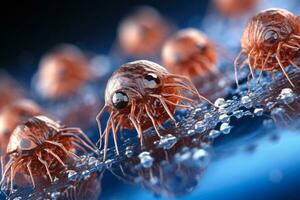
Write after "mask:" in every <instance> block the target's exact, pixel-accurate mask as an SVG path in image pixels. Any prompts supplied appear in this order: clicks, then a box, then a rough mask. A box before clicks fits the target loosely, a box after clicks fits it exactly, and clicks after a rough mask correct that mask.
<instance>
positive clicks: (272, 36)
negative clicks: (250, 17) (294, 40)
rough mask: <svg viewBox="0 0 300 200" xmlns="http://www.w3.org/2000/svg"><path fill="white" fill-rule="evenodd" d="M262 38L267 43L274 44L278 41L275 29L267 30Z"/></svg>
mask: <svg viewBox="0 0 300 200" xmlns="http://www.w3.org/2000/svg"><path fill="white" fill-rule="evenodd" d="M264 39H265V41H266V42H267V43H269V44H274V43H276V42H277V41H278V39H279V35H278V33H276V32H275V31H267V32H266V34H265V38H264Z"/></svg>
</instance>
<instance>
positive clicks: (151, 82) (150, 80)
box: [144, 73, 160, 88]
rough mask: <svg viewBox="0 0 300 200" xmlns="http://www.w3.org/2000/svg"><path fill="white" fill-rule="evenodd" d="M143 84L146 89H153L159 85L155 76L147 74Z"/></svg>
mask: <svg viewBox="0 0 300 200" xmlns="http://www.w3.org/2000/svg"><path fill="white" fill-rule="evenodd" d="M144 82H145V84H146V85H147V87H148V88H155V87H156V86H157V85H158V84H159V83H160V80H159V78H158V76H157V75H156V74H154V73H149V74H147V75H146V76H145V80H144Z"/></svg>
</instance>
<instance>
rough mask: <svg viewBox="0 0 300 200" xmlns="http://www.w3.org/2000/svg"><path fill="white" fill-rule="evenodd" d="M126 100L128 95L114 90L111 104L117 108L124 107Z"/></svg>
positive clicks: (127, 100) (126, 103)
mask: <svg viewBox="0 0 300 200" xmlns="http://www.w3.org/2000/svg"><path fill="white" fill-rule="evenodd" d="M128 102H129V99H128V96H127V95H126V94H125V93H124V92H116V93H115V94H114V95H113V97H112V103H113V106H114V107H115V108H117V109H122V108H125V107H126V106H127V105H128Z"/></svg>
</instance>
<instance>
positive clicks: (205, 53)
mask: <svg viewBox="0 0 300 200" xmlns="http://www.w3.org/2000/svg"><path fill="white" fill-rule="evenodd" d="M162 60H163V63H164V66H165V67H166V68H167V69H168V70H169V71H170V72H172V73H175V74H181V75H184V76H188V77H190V78H195V77H198V76H203V75H206V74H207V73H208V72H215V71H216V67H215V64H216V60H217V55H216V50H215V47H214V45H213V43H212V42H210V41H209V39H208V38H207V37H206V36H205V35H204V34H203V33H202V32H201V31H198V30H197V29H194V28H188V29H184V30H181V31H179V32H177V33H175V35H173V36H172V37H171V38H170V39H168V40H167V42H166V43H165V44H164V46H163V49H162Z"/></svg>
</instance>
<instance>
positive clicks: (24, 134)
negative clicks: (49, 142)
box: [7, 116, 55, 154]
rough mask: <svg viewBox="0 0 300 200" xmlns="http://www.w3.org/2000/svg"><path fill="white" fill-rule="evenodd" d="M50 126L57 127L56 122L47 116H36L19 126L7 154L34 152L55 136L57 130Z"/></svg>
mask: <svg viewBox="0 0 300 200" xmlns="http://www.w3.org/2000/svg"><path fill="white" fill-rule="evenodd" d="M49 124H52V125H53V126H55V122H54V121H52V120H51V119H49V118H47V117H45V116H35V117H32V118H29V119H28V120H27V121H26V122H23V123H22V124H20V125H19V126H17V127H16V128H15V130H14V131H13V133H12V135H11V137H10V140H9V143H8V145H7V153H11V152H17V153H18V154H24V153H25V154H26V152H29V151H31V150H34V149H35V148H36V147H38V146H39V145H40V144H41V143H42V142H43V141H44V140H45V139H47V138H48V137H51V136H53V135H54V134H55V129H53V128H51V127H50V126H49Z"/></svg>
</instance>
